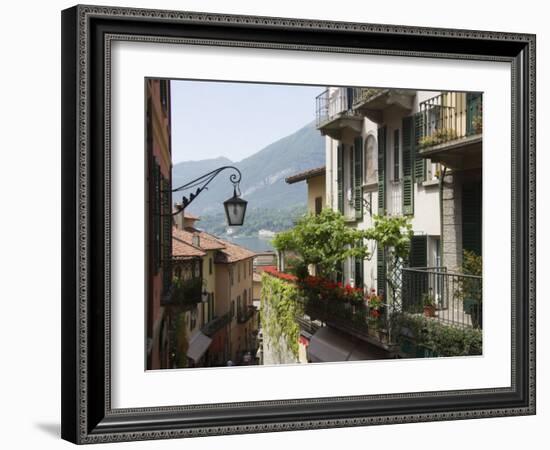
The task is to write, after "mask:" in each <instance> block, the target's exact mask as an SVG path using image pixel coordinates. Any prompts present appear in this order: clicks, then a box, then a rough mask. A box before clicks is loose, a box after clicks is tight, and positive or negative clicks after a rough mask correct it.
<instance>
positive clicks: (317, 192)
mask: <svg viewBox="0 0 550 450" xmlns="http://www.w3.org/2000/svg"><path fill="white" fill-rule="evenodd" d="M285 181H286V182H287V183H288V184H294V183H299V182H301V181H305V182H306V183H307V210H308V212H310V213H312V214H319V213H320V212H321V210H322V209H323V208H324V207H325V205H326V201H327V197H326V169H325V166H323V167H317V168H315V169H309V170H306V171H304V172H300V173H297V174H295V175H292V176H290V177H287V178H285Z"/></svg>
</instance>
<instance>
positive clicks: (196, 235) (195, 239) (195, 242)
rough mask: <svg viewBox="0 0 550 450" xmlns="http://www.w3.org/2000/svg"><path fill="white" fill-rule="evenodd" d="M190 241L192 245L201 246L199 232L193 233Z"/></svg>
mask: <svg viewBox="0 0 550 450" xmlns="http://www.w3.org/2000/svg"><path fill="white" fill-rule="evenodd" d="M192 242H193V245H194V246H195V247H199V248H200V246H201V237H200V235H199V233H193V240H192Z"/></svg>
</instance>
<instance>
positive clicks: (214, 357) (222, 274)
mask: <svg viewBox="0 0 550 450" xmlns="http://www.w3.org/2000/svg"><path fill="white" fill-rule="evenodd" d="M198 220H199V218H198V217H195V216H192V215H191V214H188V213H185V215H183V214H180V215H177V216H176V219H175V226H174V230H173V235H174V238H175V239H177V240H178V241H181V242H183V243H185V244H187V245H188V246H191V247H192V248H194V249H198V250H200V251H201V252H202V253H203V254H202V256H201V277H202V278H201V279H202V302H200V303H198V304H197V305H196V307H195V308H194V309H193V310H191V311H190V312H189V320H188V322H189V326H190V325H191V323H192V324H193V325H194V328H192V329H191V328H189V327H188V328H187V331H188V334H189V336H190V339H189V347H188V349H187V350H186V352H187V356H188V357H189V359H190V361H189V363H190V365H191V366H193V365H196V366H201V367H202V366H220V365H227V364H228V361H231V363H230V364H248V363H252V362H253V360H251V361H249V360H248V359H249V357H248V355H247V353H249V352H250V354H251V355H252V356H254V355H255V352H256V348H255V345H256V341H255V336H256V334H257V331H258V327H257V319H256V309H255V308H254V306H253V304H252V298H253V294H252V284H253V278H252V265H253V258H254V256H255V253H253V252H251V251H249V250H247V249H245V248H244V247H241V246H239V245H236V244H233V243H231V242H228V241H225V240H222V239H220V238H218V237H216V236H213V235H211V234H209V233H206V232H204V231H202V230H199V229H197V228H196V227H195V223H196V222H197V221H198ZM191 319H193V320H191Z"/></svg>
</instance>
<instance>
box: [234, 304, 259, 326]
mask: <svg viewBox="0 0 550 450" xmlns="http://www.w3.org/2000/svg"><path fill="white" fill-rule="evenodd" d="M255 312H256V308H254V306H252V305H248V306H246V307H244V308H237V323H246V322H248V321H249V320H250V319H251V318H252V317H254V313H255Z"/></svg>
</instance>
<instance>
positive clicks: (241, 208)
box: [172, 166, 248, 227]
mask: <svg viewBox="0 0 550 450" xmlns="http://www.w3.org/2000/svg"><path fill="white" fill-rule="evenodd" d="M226 169H231V170H234V171H235V172H236V173H233V174H231V175H230V177H229V181H231V183H233V197H231V198H229V199H227V200H226V201H225V202H223V206H224V208H225V215H226V217H227V224H228V225H229V226H231V227H234V226H241V225H242V224H243V222H244V216H245V213H246V205H247V203H248V202H247V201H246V200H244V199H242V198H241V190H240V188H239V183H240V182H241V178H242V174H241V171H240V170H239V169H237V168H236V167H235V166H223V167H220V168H218V169H216V170H213V171H211V172H208V173H206V174H204V175H202V176H200V177H198V178H195V179H194V180H191V181H190V182H189V183H186V184H184V185H182V186H179V187H177V188H175V189H172V192H179V191H187V190H190V189H193V188H196V189H195V191H194V192H191V193H190V194H189V197H187V196H185V195H184V196H183V197H182V199H181V205H180V207H179V208H178V210H177V211H176V212H174V213H173V214H172V215H176V214H179V213H180V212H182V211H183V210H184V209H185V208H186V207H187V206H189V205H190V204H191V202H192V201H193V200H195V199H196V198H197V197H198V196H199V194H200V193H201V192H202V191H204V190H205V189H208V187H207V186H208V185H209V184H210V183H211V182H212V180H213V179H214V178H216V176H218V175H219V173H220V172H222V171H224V170H226Z"/></svg>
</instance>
